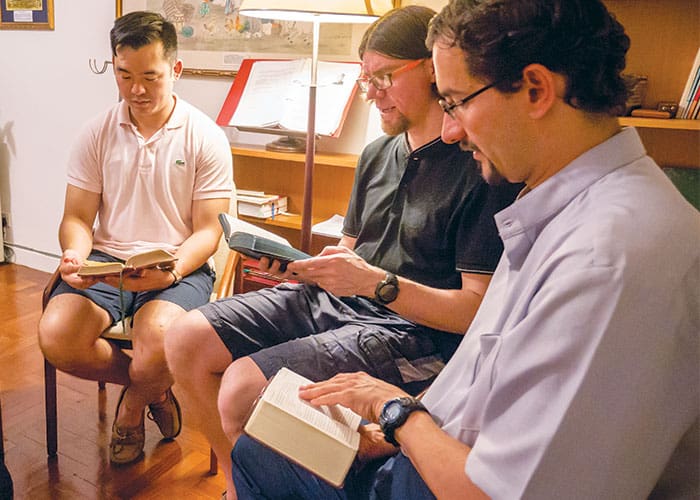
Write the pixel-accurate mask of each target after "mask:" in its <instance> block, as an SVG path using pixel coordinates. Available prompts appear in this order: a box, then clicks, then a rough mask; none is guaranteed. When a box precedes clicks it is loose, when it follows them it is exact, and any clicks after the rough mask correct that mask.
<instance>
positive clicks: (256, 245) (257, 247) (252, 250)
mask: <svg viewBox="0 0 700 500" xmlns="http://www.w3.org/2000/svg"><path fill="white" fill-rule="evenodd" d="M219 223H220V224H221V227H222V228H223V230H224V239H225V240H226V242H227V243H228V246H229V248H231V249H233V250H236V251H237V252H240V253H242V254H243V255H245V256H247V257H252V258H253V259H260V258H261V257H267V258H269V259H271V260H277V261H279V263H280V271H282V272H284V271H285V270H286V268H287V264H288V263H289V262H292V261H294V260H299V259H308V258H309V257H311V256H310V255H309V254H307V253H304V252H302V251H300V250H297V249H296V248H294V247H292V246H291V245H290V244H289V242H288V241H287V240H285V239H284V238H281V237H280V236H277V235H276V234H274V233H270V232H269V231H265V230H264V229H260V228H258V227H257V226H254V225H253V224H248V223H247V222H245V221H242V220H240V219H237V218H235V217H232V216H231V215H230V214H227V213H225V212H222V213H220V214H219Z"/></svg>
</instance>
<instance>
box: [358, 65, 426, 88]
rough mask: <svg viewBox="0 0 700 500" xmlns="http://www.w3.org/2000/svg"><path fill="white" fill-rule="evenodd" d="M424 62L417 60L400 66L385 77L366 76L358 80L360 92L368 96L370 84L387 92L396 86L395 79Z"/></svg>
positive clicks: (385, 74) (384, 75)
mask: <svg viewBox="0 0 700 500" xmlns="http://www.w3.org/2000/svg"><path fill="white" fill-rule="evenodd" d="M423 61H425V59H416V60H415V61H411V62H409V63H406V64H404V65H403V66H399V67H398V68H396V69H395V70H394V71H390V72H389V73H384V74H383V75H376V76H372V77H368V76H364V77H362V78H358V79H357V85H358V87H360V92H362V93H363V94H366V93H367V92H368V91H369V84H370V83H371V84H372V85H373V86H374V88H375V89H377V90H386V89H388V88H389V87H391V86H392V85H393V84H394V80H393V77H395V76H396V75H398V74H401V73H404V72H406V71H408V70H410V69H413V68H415V67H416V66H418V65H419V64H420V63H421V62H423Z"/></svg>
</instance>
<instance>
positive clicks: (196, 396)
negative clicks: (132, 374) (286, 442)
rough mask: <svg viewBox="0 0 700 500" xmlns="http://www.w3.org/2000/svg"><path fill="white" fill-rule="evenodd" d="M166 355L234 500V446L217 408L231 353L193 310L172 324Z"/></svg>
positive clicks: (192, 419)
mask: <svg viewBox="0 0 700 500" xmlns="http://www.w3.org/2000/svg"><path fill="white" fill-rule="evenodd" d="M165 354H166V358H167V360H168V365H169V367H170V370H171V372H172V374H173V377H174V379H175V383H176V384H177V385H178V389H179V391H178V395H179V397H180V400H181V402H182V404H183V406H184V407H185V409H186V411H187V415H188V417H189V422H191V423H192V424H193V425H194V426H196V427H197V428H198V429H199V430H201V431H202V432H203V433H204V435H205V436H206V437H207V439H208V440H209V443H210V444H211V446H212V448H213V449H214V453H216V457H217V459H218V461H219V468H220V469H221V470H222V471H223V473H224V476H225V478H226V488H227V492H228V498H229V500H230V499H232V498H235V496H233V495H235V493H234V487H233V479H232V478H231V447H232V446H231V442H230V441H229V440H228V438H227V437H226V435H225V434H224V431H223V429H222V427H221V419H220V417H219V412H218V408H217V398H218V394H219V386H220V384H221V376H222V374H223V372H224V370H226V368H227V367H228V366H229V365H230V364H231V361H232V358H231V353H230V352H229V350H228V349H227V348H226V346H225V345H224V343H223V342H222V341H221V339H220V338H219V336H218V335H217V334H216V332H215V331H214V329H213V328H212V327H211V325H210V324H209V322H208V321H207V320H206V318H205V317H204V316H203V315H202V313H200V312H199V311H197V310H194V311H190V312H188V313H187V314H185V315H184V316H180V317H179V318H178V320H177V321H176V322H174V323H173V324H172V325H171V327H170V329H169V330H168V332H167V335H166V337H165Z"/></svg>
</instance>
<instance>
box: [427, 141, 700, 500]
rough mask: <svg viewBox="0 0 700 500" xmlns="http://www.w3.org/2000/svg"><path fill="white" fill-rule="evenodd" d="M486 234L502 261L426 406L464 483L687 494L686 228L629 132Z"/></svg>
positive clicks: (589, 494)
mask: <svg viewBox="0 0 700 500" xmlns="http://www.w3.org/2000/svg"><path fill="white" fill-rule="evenodd" d="M496 222H497V224H498V227H499V232H500V234H501V237H502V238H503V241H504V246H505V250H504V254H503V257H502V258H501V261H500V263H499V265H498V268H497V270H496V272H495V274H494V276H493V279H492V281H491V284H490V286H489V289H488V291H487V293H486V296H485V297H484V301H483V303H482V305H481V307H480V309H479V312H478V314H477V316H476V318H475V319H474V321H473V323H472V326H471V327H470V329H469V331H468V332H467V334H466V336H465V338H464V340H463V341H462V343H461V345H460V347H459V350H458V351H457V353H456V354H455V355H454V357H453V358H452V360H451V361H450V362H449V363H448V365H447V366H446V367H445V369H444V370H443V371H442V373H441V374H440V376H439V377H438V378H437V380H436V381H435V382H434V383H433V385H432V386H431V388H430V390H429V391H428V393H427V394H426V396H425V398H424V402H425V404H426V406H427V407H428V408H429V409H430V411H431V414H432V415H433V416H434V417H435V418H436V420H438V421H439V422H440V424H441V425H442V427H443V429H444V430H445V431H446V432H447V433H449V434H450V435H452V436H453V437H455V438H457V439H459V440H460V441H462V442H464V443H466V444H468V445H469V446H471V447H472V450H471V452H470V454H469V457H468V459H467V464H466V473H467V474H468V475H469V477H470V478H471V480H472V481H473V482H474V483H475V484H477V485H478V486H479V487H480V488H482V489H483V490H484V491H486V493H488V494H489V495H491V496H492V497H493V498H504V499H514V498H521V497H525V498H538V499H539V498H567V499H572V498H596V499H603V498H611V499H612V498H616V499H617V498H646V497H647V496H648V495H649V494H650V492H651V491H652V489H653V488H654V487H655V485H657V490H656V492H658V493H661V494H662V496H663V495H666V494H668V493H669V491H674V492H677V491H678V490H682V489H683V488H691V489H692V488H697V487H698V486H697V477H698V471H700V465H699V464H698V435H697V422H698V415H699V413H700V402H699V397H700V396H699V394H700V384H699V379H700V354H699V347H698V345H699V344H698V343H699V336H700V214H699V213H698V212H697V211H696V210H695V209H694V208H693V207H692V206H691V205H690V204H689V203H687V202H686V201H685V200H684V199H683V198H682V197H681V195H680V194H679V193H678V191H677V190H676V188H675V187H674V186H673V185H672V184H671V182H670V181H669V180H668V179H667V178H666V176H665V175H664V174H663V172H662V171H661V169H660V168H659V167H658V166H657V165H656V164H655V163H654V161H653V160H652V159H651V158H649V157H648V156H646V153H645V151H644V147H643V145H642V143H641V141H640V139H639V136H638V134H637V132H636V130H634V129H632V128H628V129H623V130H622V131H621V132H620V133H618V134H617V135H615V136H614V137H612V138H610V139H609V140H607V141H606V142H604V143H602V144H600V145H598V146H597V147H595V148H593V149H591V150H589V151H587V152H586V153H585V154H583V155H581V156H580V157H579V158H577V159H576V160H574V161H573V162H572V163H570V164H569V165H568V166H566V167H565V168H564V169H563V170H561V171H560V172H558V173H557V174H556V175H554V176H553V177H551V178H550V179H548V180H546V181H545V182H544V183H542V184H541V185H539V186H537V187H536V188H535V189H533V190H532V191H530V192H529V193H527V194H526V195H525V196H522V197H521V198H520V199H518V200H517V201H516V202H515V203H514V204H513V205H511V206H510V207H508V208H506V209H505V210H502V211H501V212H499V213H498V214H497V215H496ZM693 425H694V427H693ZM693 429H694V432H695V434H693ZM679 442H681V445H679ZM683 444H685V445H686V447H685V448H684V447H683V446H682V445H683ZM689 452H690V455H689V454H688V453H689ZM693 453H694V456H693ZM678 467H680V469H677V468H678ZM672 469H673V470H676V472H677V473H680V474H678V475H679V476H680V479H678V477H676V478H675V479H674V478H671V476H670V474H669V472H670V471H671V470H672ZM660 477H661V479H660Z"/></svg>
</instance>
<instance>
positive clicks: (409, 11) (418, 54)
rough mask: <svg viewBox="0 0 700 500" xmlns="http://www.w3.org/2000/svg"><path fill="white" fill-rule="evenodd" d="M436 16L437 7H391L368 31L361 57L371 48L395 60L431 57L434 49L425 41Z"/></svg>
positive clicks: (361, 48) (362, 43) (361, 45)
mask: <svg viewBox="0 0 700 500" xmlns="http://www.w3.org/2000/svg"><path fill="white" fill-rule="evenodd" d="M434 15H435V11H434V10H432V9H429V8H428V7H421V6H418V5H409V6H406V7H401V8H398V9H393V10H390V11H389V12H387V13H386V14H384V15H383V16H382V17H380V18H379V19H377V20H376V21H374V23H372V24H371V25H370V26H369V28H367V30H366V31H365V34H364V35H363V37H362V41H361V42H360V46H359V48H358V53H359V55H360V59H362V57H363V56H364V54H365V52H366V51H368V50H371V51H374V52H378V53H380V54H383V55H385V56H387V57H392V58H394V59H427V58H429V57H431V56H432V49H431V48H430V47H427V46H426V45H425V44H424V43H422V42H423V41H424V40H425V37H426V36H427V35H428V23H429V22H430V19H431V18H432V17H433V16H434Z"/></svg>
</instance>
